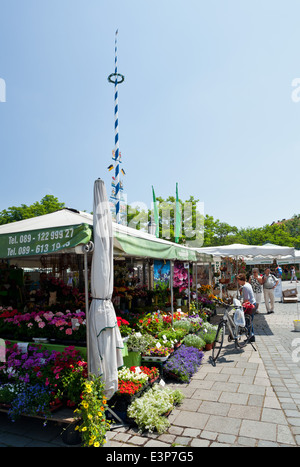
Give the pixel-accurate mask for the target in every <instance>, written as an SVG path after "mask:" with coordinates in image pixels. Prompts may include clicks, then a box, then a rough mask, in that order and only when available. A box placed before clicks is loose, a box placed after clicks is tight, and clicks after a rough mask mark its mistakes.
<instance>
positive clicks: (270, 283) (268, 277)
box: [262, 268, 279, 315]
mask: <svg viewBox="0 0 300 467" xmlns="http://www.w3.org/2000/svg"><path fill="white" fill-rule="evenodd" d="M262 283H263V290H264V298H265V305H266V310H267V313H268V315H269V314H270V313H274V303H275V298H274V289H275V287H276V286H277V284H278V283H279V280H278V279H277V277H275V276H274V274H271V270H270V268H266V269H265V274H264V276H263V279H262Z"/></svg>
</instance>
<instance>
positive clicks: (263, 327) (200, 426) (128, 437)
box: [0, 283, 300, 449]
mask: <svg viewBox="0 0 300 467" xmlns="http://www.w3.org/2000/svg"><path fill="white" fill-rule="evenodd" d="M294 286H295V284H293V287H294ZM290 287H292V286H291V284H289V283H283V289H286V288H290ZM298 306H299V305H298V304H297V303H289V304H284V303H280V302H276V306H275V313H274V314H271V315H267V314H266V312H265V307H264V304H263V303H262V304H261V305H260V311H261V313H259V314H257V315H256V316H255V318H254V328H255V334H256V343H255V345H256V348H257V351H256V352H255V351H254V350H253V348H252V347H251V346H250V345H248V346H247V347H246V348H244V349H242V350H239V351H237V350H235V349H234V346H233V344H232V343H228V342H225V344H226V345H225V347H224V349H223V350H222V353H221V355H220V359H219V360H218V362H217V364H216V366H212V365H211V363H210V354H211V352H206V353H205V359H204V362H203V364H202V365H201V367H200V369H199V370H198V372H197V373H196V374H195V375H194V376H193V378H192V380H191V382H190V383H189V384H172V383H169V382H167V384H168V386H170V387H174V388H175V387H176V388H180V389H181V390H182V392H183V393H184V395H185V399H184V401H183V403H182V404H181V405H180V406H178V407H176V408H175V409H174V410H173V411H172V413H171V414H170V415H169V421H170V423H171V425H170V427H169V429H168V431H167V433H165V434H162V435H158V434H155V433H153V434H151V433H142V434H141V433H139V432H138V430H137V429H135V428H128V427H121V428H118V429H114V430H111V431H110V432H109V433H108V443H107V447H108V448H118V447H128V448H130V447H149V448H153V449H156V448H171V447H172V448H173V447H190V448H196V447H223V446H224V447H225V446H227V447H231V446H239V447H243V446H244V447H256V446H257V447H268V446H270V447H280V446H287V447H297V446H300V333H296V332H295V331H294V328H293V320H294V319H297V318H298ZM299 309H300V306H299ZM217 319H219V317H217ZM61 432H62V427H61V426H57V425H55V424H54V423H52V422H49V423H48V425H47V426H46V427H43V426H42V423H41V422H40V421H38V420H32V419H22V421H20V422H17V423H15V424H11V423H10V422H9V421H8V420H7V417H6V415H5V414H0V447H1V446H52V447H58V446H66V445H65V444H64V443H63V442H62V439H61V436H60V435H61Z"/></svg>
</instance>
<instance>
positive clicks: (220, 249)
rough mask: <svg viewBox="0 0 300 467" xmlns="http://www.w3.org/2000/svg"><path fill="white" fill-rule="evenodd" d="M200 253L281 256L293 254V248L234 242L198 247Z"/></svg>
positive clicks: (236, 255)
mask: <svg viewBox="0 0 300 467" xmlns="http://www.w3.org/2000/svg"><path fill="white" fill-rule="evenodd" d="M197 251H199V252H200V253H206V254H209V255H213V256H231V257H242V258H245V257H254V256H261V257H272V258H281V257H282V256H287V255H292V256H294V254H295V249H294V248H290V247H284V246H278V245H271V244H267V245H262V246H259V245H242V244H240V243H234V244H232V245H224V246H214V247H207V248H198V249H197Z"/></svg>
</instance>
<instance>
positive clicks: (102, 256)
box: [88, 179, 123, 399]
mask: <svg viewBox="0 0 300 467" xmlns="http://www.w3.org/2000/svg"><path fill="white" fill-rule="evenodd" d="M93 230H94V252H93V258H92V269H91V293H92V298H93V300H92V303H91V306H90V310H89V320H88V326H89V371H90V373H92V374H95V375H97V376H99V375H102V378H103V381H104V382H105V391H104V393H105V396H106V397H107V399H110V398H111V397H112V396H113V394H114V393H115V392H116V391H117V390H118V368H119V367H121V366H122V365H123V357H122V348H123V341H122V337H121V334H120V331H119V328H118V324H117V318H116V313H115V310H114V307H113V304H112V301H111V298H112V293H113V233H112V219H111V213H110V209H109V203H108V199H107V193H106V189H105V185H104V182H103V180H101V179H98V180H96V181H95V183H94V207H93Z"/></svg>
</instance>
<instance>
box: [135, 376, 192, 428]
mask: <svg viewBox="0 0 300 467" xmlns="http://www.w3.org/2000/svg"><path fill="white" fill-rule="evenodd" d="M183 398H184V396H183V394H182V393H181V391H179V390H178V389H177V390H171V389H169V388H164V389H163V388H161V387H160V386H159V385H158V384H156V385H154V386H153V388H151V389H149V391H147V392H146V393H145V394H144V395H143V396H141V397H139V398H138V399H135V400H134V401H133V402H132V404H131V405H130V406H129V407H128V410H127V414H128V416H129V417H130V418H133V419H134V421H135V423H136V424H137V425H138V428H139V431H140V432H143V431H144V430H148V431H149V432H150V433H151V432H153V431H157V432H158V433H159V434H162V433H164V432H165V431H166V429H167V428H168V427H169V426H170V422H169V421H168V419H167V418H166V417H165V416H164V414H166V413H167V412H169V411H170V410H172V408H173V407H174V405H175V404H179V403H180V402H182V400H183Z"/></svg>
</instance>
